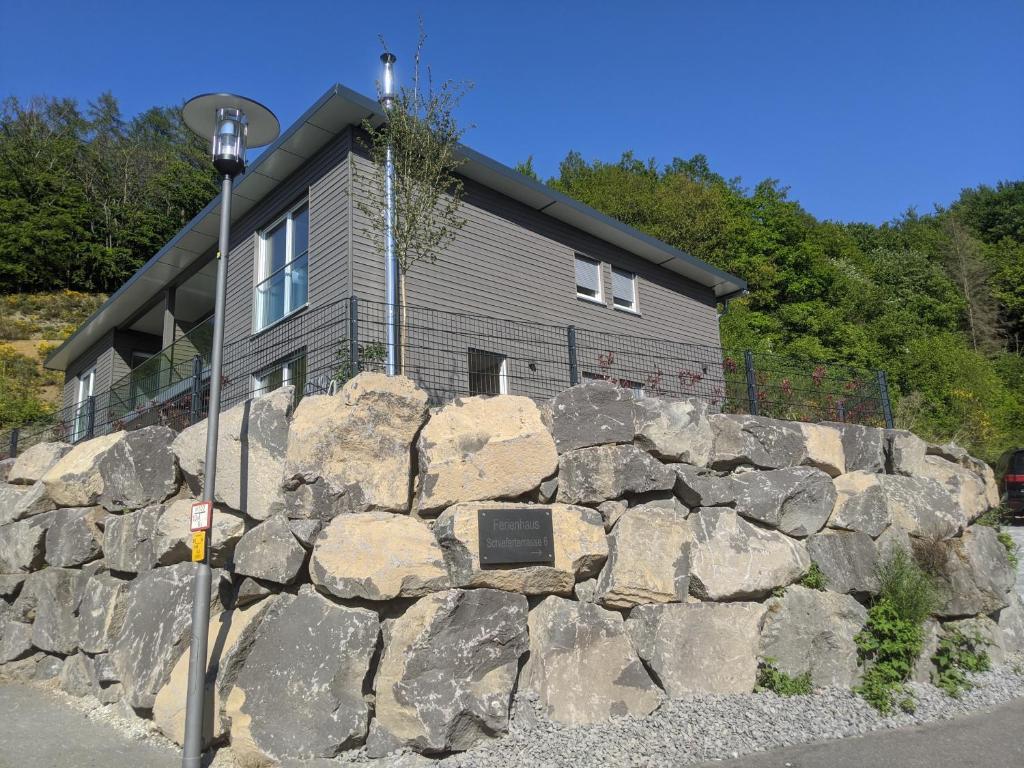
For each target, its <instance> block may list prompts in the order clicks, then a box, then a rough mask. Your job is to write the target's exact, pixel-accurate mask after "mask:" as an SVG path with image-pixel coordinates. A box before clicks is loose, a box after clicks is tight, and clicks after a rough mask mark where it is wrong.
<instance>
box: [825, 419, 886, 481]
mask: <svg viewBox="0 0 1024 768" xmlns="http://www.w3.org/2000/svg"><path fill="white" fill-rule="evenodd" d="M823 425H824V426H827V427H832V428H833V429H837V430H838V431H839V434H840V436H841V440H842V443H843V455H844V456H845V457H846V471H847V472H885V450H886V445H887V438H886V435H885V430H884V429H880V428H878V427H866V426H864V425H863V424H845V423H840V422H836V421H826V422H823Z"/></svg>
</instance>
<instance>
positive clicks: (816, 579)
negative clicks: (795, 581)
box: [800, 562, 828, 592]
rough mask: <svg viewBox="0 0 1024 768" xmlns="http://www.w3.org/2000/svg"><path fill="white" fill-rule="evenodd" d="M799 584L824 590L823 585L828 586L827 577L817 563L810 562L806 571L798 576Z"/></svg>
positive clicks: (820, 590)
mask: <svg viewBox="0 0 1024 768" xmlns="http://www.w3.org/2000/svg"><path fill="white" fill-rule="evenodd" d="M800 586H802V587H807V588H808V589H816V590H818V591H819V592H824V591H825V587H826V586H828V579H827V578H826V577H825V574H824V573H822V572H821V568H819V567H818V564H817V563H815V562H811V567H810V568H808V569H807V573H805V574H804V575H803V576H801V577H800Z"/></svg>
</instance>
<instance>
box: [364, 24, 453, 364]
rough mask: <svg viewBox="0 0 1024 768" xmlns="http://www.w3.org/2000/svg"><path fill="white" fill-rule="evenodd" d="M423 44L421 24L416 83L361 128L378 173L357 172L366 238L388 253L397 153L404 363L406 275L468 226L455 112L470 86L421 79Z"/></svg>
mask: <svg viewBox="0 0 1024 768" xmlns="http://www.w3.org/2000/svg"><path fill="white" fill-rule="evenodd" d="M425 41H426V34H425V33H424V31H423V27H422V22H421V25H420V34H419V40H418V42H417V45H416V53H415V55H414V57H413V62H414V68H413V84H412V86H409V87H405V86H403V87H401V88H399V89H398V92H397V93H396V95H395V99H394V102H393V103H392V106H391V108H390V109H389V111H388V113H387V119H386V120H385V121H384V123H383V124H381V125H380V126H379V127H374V126H373V125H372V124H371V123H370V121H369V120H367V121H365V122H364V123H363V130H364V132H365V134H366V138H365V139H364V146H365V148H366V150H367V152H368V153H369V155H370V159H371V160H372V164H373V171H372V173H371V174H369V175H363V174H359V173H356V174H355V178H356V181H357V183H358V184H359V186H360V187H361V191H362V194H361V195H360V196H359V198H358V200H357V203H356V204H357V206H358V208H359V210H360V211H361V212H362V213H363V215H365V216H366V217H367V219H368V220H369V222H370V226H369V227H368V228H367V234H368V235H369V236H370V238H371V239H372V241H373V244H374V246H375V247H376V249H377V250H378V252H379V253H381V254H382V255H383V253H384V241H385V235H386V223H387V222H386V217H385V211H386V199H385V194H384V190H385V160H386V157H387V153H388V149H389V148H390V149H391V157H392V163H393V166H394V177H395V185H394V194H395V210H394V218H395V221H394V231H393V237H394V249H395V256H396V258H397V261H398V266H399V270H400V273H401V274H400V292H401V297H400V303H401V313H402V322H401V326H402V329H403V339H402V341H403V343H402V344H401V349H402V355H403V363H404V354H405V344H404V332H405V327H406V313H407V302H406V277H407V275H408V274H409V272H410V271H411V270H412V268H413V267H414V266H415V265H417V264H419V263H421V262H422V263H425V264H433V263H435V262H436V261H437V258H438V256H439V255H440V254H441V253H442V252H443V251H444V249H445V247H446V246H447V245H448V244H449V243H450V242H451V241H452V240H453V239H454V238H455V236H456V234H457V233H458V232H459V230H461V229H462V228H463V227H464V226H465V223H466V221H465V219H463V218H462V216H461V214H460V209H461V206H462V198H463V192H464V190H463V184H462V179H461V178H460V177H459V175H458V173H457V171H458V169H459V166H460V165H462V160H461V158H459V156H458V148H459V140H460V139H461V138H462V135H463V133H464V129H463V128H462V127H461V126H460V125H459V123H458V121H457V120H456V119H455V114H454V113H455V110H456V108H457V107H458V105H459V103H460V102H461V100H462V97H463V96H464V95H465V93H466V91H467V90H468V88H469V84H467V83H458V82H455V81H452V80H446V81H444V82H442V83H441V84H440V85H435V84H434V82H433V78H432V77H431V72H430V68H429V67H427V68H426V73H425V77H422V78H421V58H422V52H423V45H424V42H425ZM381 42H382V44H383V40H382V41H381ZM386 48H387V46H385V49H386Z"/></svg>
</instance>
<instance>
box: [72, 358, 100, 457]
mask: <svg viewBox="0 0 1024 768" xmlns="http://www.w3.org/2000/svg"><path fill="white" fill-rule="evenodd" d="M95 387H96V369H95V368H90V369H89V370H87V371H84V372H83V373H81V374H80V375H79V377H78V402H77V408H76V409H75V430H74V434H73V435H72V442H76V443H77V442H78V441H79V440H81V439H82V438H83V437H85V433H86V431H88V429H89V398H90V397H92V396H93V394H94V389H95Z"/></svg>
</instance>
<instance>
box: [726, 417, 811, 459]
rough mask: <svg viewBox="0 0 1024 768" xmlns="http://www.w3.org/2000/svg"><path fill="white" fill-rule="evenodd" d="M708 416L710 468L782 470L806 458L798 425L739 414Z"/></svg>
mask: <svg viewBox="0 0 1024 768" xmlns="http://www.w3.org/2000/svg"><path fill="white" fill-rule="evenodd" d="M710 419H711V430H712V432H713V434H714V439H713V442H712V447H711V455H710V456H709V457H708V466H709V467H711V468H712V469H719V470H731V469H735V468H736V467H739V466H751V467H756V468H757V469H782V468H783V467H797V466H800V465H801V464H803V463H804V462H805V460H806V459H807V444H806V439H805V437H804V433H803V431H802V430H801V429H800V425H799V424H794V423H792V422H786V421H779V420H777V419H768V418H765V417H763V416H747V415H743V414H741V415H735V414H725V413H716V414H713V415H712V416H711V417H710Z"/></svg>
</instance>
